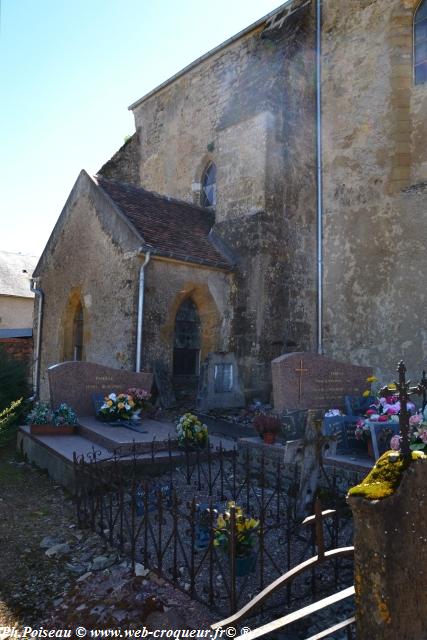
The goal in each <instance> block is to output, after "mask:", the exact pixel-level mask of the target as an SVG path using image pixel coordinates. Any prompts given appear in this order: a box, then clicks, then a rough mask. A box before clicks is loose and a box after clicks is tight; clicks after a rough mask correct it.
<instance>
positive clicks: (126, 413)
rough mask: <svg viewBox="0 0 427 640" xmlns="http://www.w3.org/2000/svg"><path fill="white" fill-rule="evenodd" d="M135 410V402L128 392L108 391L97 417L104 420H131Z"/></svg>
mask: <svg viewBox="0 0 427 640" xmlns="http://www.w3.org/2000/svg"><path fill="white" fill-rule="evenodd" d="M134 411H135V402H134V400H133V398H132V396H131V395H130V394H127V393H110V394H109V395H108V396H105V398H104V404H103V405H101V408H100V409H99V411H98V413H97V417H98V418H99V419H100V420H102V421H104V422H116V421H119V420H131V419H132V416H133V413H134Z"/></svg>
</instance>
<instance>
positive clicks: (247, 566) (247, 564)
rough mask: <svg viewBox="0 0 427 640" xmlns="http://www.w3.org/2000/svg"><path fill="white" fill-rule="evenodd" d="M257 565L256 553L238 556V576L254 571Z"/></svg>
mask: <svg viewBox="0 0 427 640" xmlns="http://www.w3.org/2000/svg"><path fill="white" fill-rule="evenodd" d="M255 566H256V555H255V554H251V555H249V556H237V557H236V576H237V577H239V578H242V577H243V576H247V575H248V573H253V572H254V571H255Z"/></svg>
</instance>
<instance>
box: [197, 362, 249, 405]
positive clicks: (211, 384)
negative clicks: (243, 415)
mask: <svg viewBox="0 0 427 640" xmlns="http://www.w3.org/2000/svg"><path fill="white" fill-rule="evenodd" d="M244 406H245V396H244V393H243V390H242V388H241V385H240V381H239V376H238V371H237V361H236V357H235V355H234V353H210V354H209V355H208V357H207V358H206V360H205V362H204V363H203V364H202V367H201V370H200V379H199V390H198V393H197V409H198V410H199V411H209V409H235V408H240V407H244Z"/></svg>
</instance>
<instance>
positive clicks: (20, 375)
mask: <svg viewBox="0 0 427 640" xmlns="http://www.w3.org/2000/svg"><path fill="white" fill-rule="evenodd" d="M29 391H30V390H29V385H28V381H27V371H26V367H25V364H24V363H23V362H20V361H19V360H17V359H16V358H13V357H12V356H10V355H9V354H8V353H7V351H6V349H5V348H4V346H3V345H0V411H3V410H4V409H6V408H7V407H10V405H11V404H12V403H13V402H14V401H15V400H16V398H21V397H22V398H27V397H28V396H29Z"/></svg>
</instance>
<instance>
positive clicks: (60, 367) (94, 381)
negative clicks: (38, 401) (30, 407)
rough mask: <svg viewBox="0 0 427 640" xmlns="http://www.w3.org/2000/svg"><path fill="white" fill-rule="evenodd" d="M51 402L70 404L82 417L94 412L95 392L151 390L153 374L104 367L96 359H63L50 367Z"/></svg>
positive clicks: (55, 404) (52, 403) (56, 405)
mask: <svg viewBox="0 0 427 640" xmlns="http://www.w3.org/2000/svg"><path fill="white" fill-rule="evenodd" d="M48 377H49V390H50V402H51V405H52V406H53V407H54V408H56V407H58V406H59V405H60V404H61V402H66V403H67V404H68V405H70V406H71V407H72V408H73V409H74V411H75V412H76V413H77V415H78V416H90V415H94V407H93V402H92V395H93V394H96V393H102V394H104V395H106V394H108V393H112V392H114V393H120V392H124V391H126V390H127V389H129V388H130V387H140V388H143V389H147V390H149V391H150V390H151V387H152V384H153V376H152V374H151V373H136V372H135V371H127V370H125V369H114V368H112V367H104V366H103V365H100V364H96V363H95V362H61V363H60V364H55V365H53V366H51V367H49V368H48Z"/></svg>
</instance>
